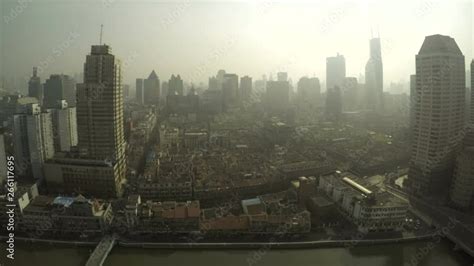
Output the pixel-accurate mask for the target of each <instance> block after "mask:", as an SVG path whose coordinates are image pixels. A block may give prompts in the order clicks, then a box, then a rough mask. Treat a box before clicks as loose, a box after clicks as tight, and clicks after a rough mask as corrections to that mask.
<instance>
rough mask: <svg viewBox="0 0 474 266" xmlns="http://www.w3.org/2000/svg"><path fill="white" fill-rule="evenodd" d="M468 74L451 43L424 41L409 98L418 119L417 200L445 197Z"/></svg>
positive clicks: (413, 168) (413, 165) (413, 169)
mask: <svg viewBox="0 0 474 266" xmlns="http://www.w3.org/2000/svg"><path fill="white" fill-rule="evenodd" d="M464 71H465V64H464V55H463V54H462V52H461V50H460V49H459V47H458V45H457V44H456V41H455V40H454V39H453V38H451V37H449V36H443V35H432V36H427V37H426V38H425V41H424V42H423V45H422V46H421V49H420V51H419V52H418V54H417V55H416V86H415V92H414V95H412V96H411V97H412V99H414V111H413V112H414V113H413V114H414V116H415V118H414V122H413V128H412V150H411V160H410V168H409V172H408V187H409V189H410V191H411V193H412V194H414V195H416V196H422V197H443V196H447V195H446V194H447V192H448V190H447V188H448V187H449V186H450V182H451V176H452V171H453V166H454V159H455V152H456V148H457V146H458V145H459V144H460V142H461V138H462V134H461V131H462V129H463V125H464V110H465V108H464V97H465V90H466V86H465V82H466V80H465V72H464Z"/></svg>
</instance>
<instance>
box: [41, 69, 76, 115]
mask: <svg viewBox="0 0 474 266" xmlns="http://www.w3.org/2000/svg"><path fill="white" fill-rule="evenodd" d="M75 87H76V83H75V81H74V80H73V79H72V78H71V77H69V76H68V75H51V76H50V77H49V79H47V80H46V82H45V83H44V98H43V105H44V107H46V108H55V107H57V106H58V104H59V103H60V102H61V100H65V101H66V102H67V104H68V106H69V107H74V106H76V89H75Z"/></svg>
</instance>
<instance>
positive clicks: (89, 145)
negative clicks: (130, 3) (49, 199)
mask: <svg viewBox="0 0 474 266" xmlns="http://www.w3.org/2000/svg"><path fill="white" fill-rule="evenodd" d="M121 77H122V76H121V67H120V61H119V60H118V59H117V58H116V57H115V56H114V55H113V54H112V53H111V49H110V47H109V46H108V45H93V46H92V49H91V54H89V55H87V57H86V63H85V64H84V83H82V84H78V86H77V97H78V99H77V129H78V130H77V131H78V150H79V153H78V154H74V153H70V155H71V156H69V155H68V154H66V155H62V156H55V157H54V158H53V159H52V160H50V161H49V162H48V163H47V164H46V165H45V174H46V181H47V184H48V189H50V190H52V191H54V190H55V188H56V187H60V188H61V191H65V192H68V193H72V192H76V193H84V194H86V195H92V196H95V197H101V198H104V197H105V198H108V197H117V196H120V195H121V194H122V185H123V183H124V182H125V180H126V176H125V175H126V154H125V147H126V143H125V138H124V120H123V94H122V88H121V86H122V83H121Z"/></svg>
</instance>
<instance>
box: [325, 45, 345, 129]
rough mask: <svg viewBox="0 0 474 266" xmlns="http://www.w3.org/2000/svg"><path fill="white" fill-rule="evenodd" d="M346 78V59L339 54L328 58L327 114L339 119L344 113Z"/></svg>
mask: <svg viewBox="0 0 474 266" xmlns="http://www.w3.org/2000/svg"><path fill="white" fill-rule="evenodd" d="M345 78H346V60H345V59H344V56H342V55H340V54H337V56H335V57H328V58H326V88H327V91H326V115H327V116H328V117H329V118H331V119H336V120H337V119H339V118H340V116H341V115H342V102H343V99H342V89H341V88H342V86H343V85H344V79H345Z"/></svg>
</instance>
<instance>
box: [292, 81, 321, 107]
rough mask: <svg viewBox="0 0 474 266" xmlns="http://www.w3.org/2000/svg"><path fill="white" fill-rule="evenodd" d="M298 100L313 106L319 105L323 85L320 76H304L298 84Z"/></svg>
mask: <svg viewBox="0 0 474 266" xmlns="http://www.w3.org/2000/svg"><path fill="white" fill-rule="evenodd" d="M297 93H298V100H299V102H300V103H307V104H309V105H311V106H317V105H319V101H320V97H321V85H320V84H319V79H318V78H308V77H302V78H300V80H299V81H298V85H297Z"/></svg>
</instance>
